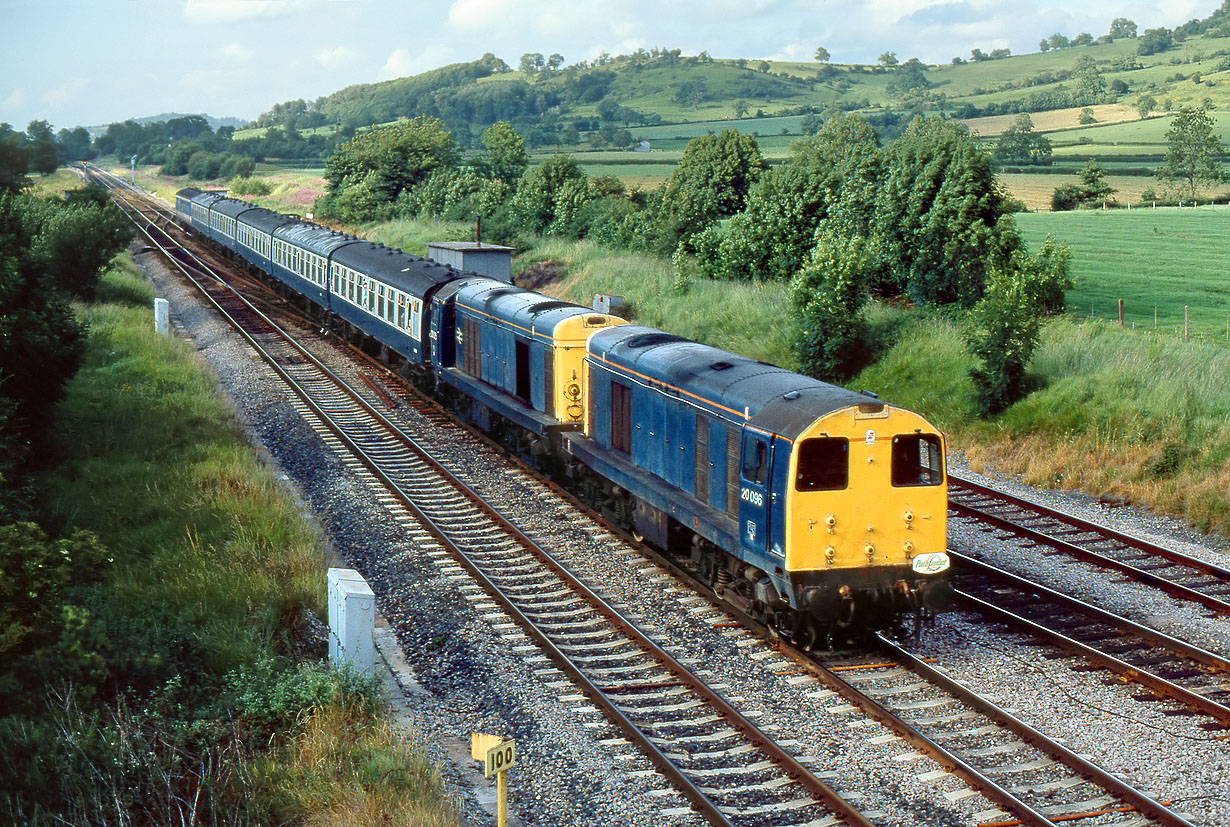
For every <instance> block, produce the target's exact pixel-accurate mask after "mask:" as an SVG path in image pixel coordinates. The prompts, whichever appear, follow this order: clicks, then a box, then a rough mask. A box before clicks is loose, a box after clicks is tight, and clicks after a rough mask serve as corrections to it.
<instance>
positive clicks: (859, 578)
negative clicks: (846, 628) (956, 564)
mask: <svg viewBox="0 0 1230 827" xmlns="http://www.w3.org/2000/svg"><path fill="white" fill-rule="evenodd" d="M944 456H945V455H944V438H943V436H942V435H941V434H940V433H939V432H938V431H937V430H936V429H935V428H934V427H933V426H932V425H931V424H930V423H928V422H927V421H926V420H925V419H923V418H922V417H920V416H919V415H918V414H915V413H913V412H911V411H908V410H905V409H902V408H896V407H893V406H891V405H885V404H882V403H880V402H878V401H875V402H873V401H870V400H869V401H868V403H866V404H860V405H857V406H851V407H847V408H843V409H841V410H838V411H835V412H833V413H831V414H828V415H827V416H824V417H822V418H821V419H819V420H817V421H816V422H815V423H814V424H813V425H812V426H811V427H810V428H809V429H808V430H807V431H805V432H804V433H802V434H801V435H800V436H799V437H798V438H797V439H796V441H795V444H794V448H793V451H792V454H791V460H790V465H791V469H790V470H791V473H790V479H791V484H790V490H789V492H788V495H787V502H786V509H785V517H786V559H785V568H786V570H787V571H788V572H789V574H790V577H791V579H792V580H793V581H794V582H795V583H796V584H798V587H799V588H800V594H799V597H800V598H801V602H802V603H804V604H805V605H806V607H807V609H808V610H809V611H810V612H811V613H812V614H813V615H815V616H817V617H819V618H821V619H824V620H829V621H837V622H838V623H840V624H845V623H856V622H857V623H858V624H859V625H862V624H864V623H870V624H871V625H877V626H878V625H882V624H883V622H885V621H888V620H891V619H893V618H896V617H899V616H900V615H902V614H905V613H908V612H911V611H913V612H914V613H915V614H919V613H921V610H922V609H923V608H924V607H925V608H927V609H931V610H941V609H943V608H946V607H947V604H948V602H949V600H950V598H951V589H950V587H949V585H948V582H947V573H948V568H949V559H948V554H947V551H946V548H947V546H946V542H947V522H948V487H947V485H946V476H945V468H944Z"/></svg>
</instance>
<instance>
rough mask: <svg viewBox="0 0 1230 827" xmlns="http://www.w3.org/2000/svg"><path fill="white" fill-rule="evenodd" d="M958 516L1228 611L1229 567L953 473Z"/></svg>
mask: <svg viewBox="0 0 1230 827" xmlns="http://www.w3.org/2000/svg"><path fill="white" fill-rule="evenodd" d="M948 482H949V493H948V508H949V512H950V514H951V515H952V516H953V517H955V518H957V519H963V520H967V521H972V522H974V523H976V524H981V525H986V526H990V527H993V528H995V529H996V530H998V531H1001V532H1003V533H1004V535H1006V536H1011V537H1016V538H1019V539H1021V540H1024V541H1026V542H1029V543H1034V544H1038V545H1041V546H1045V547H1047V548H1050V549H1052V550H1053V551H1054V552H1055V553H1060V554H1066V555H1069V556H1071V557H1073V558H1075V559H1078V560H1082V561H1085V562H1087V563H1093V564H1094V565H1097V566H1099V567H1103V568H1107V569H1111V570H1114V571H1116V572H1119V573H1120V574H1123V575H1125V576H1127V577H1129V578H1131V579H1133V580H1136V581H1138V582H1140V583H1143V584H1145V585H1147V586H1150V587H1153V588H1156V589H1161V590H1163V591H1165V592H1167V593H1168V594H1170V595H1172V596H1174V597H1176V598H1179V599H1181V600H1187V601H1191V602H1194V603H1197V604H1199V605H1201V606H1202V607H1204V608H1206V609H1208V610H1209V611H1211V612H1214V613H1216V614H1219V615H1230V570H1227V569H1226V568H1223V567H1222V566H1218V565H1215V564H1213V563H1209V562H1206V561H1204V560H1200V559H1198V558H1196V557H1192V556H1190V555H1186V554H1182V553H1180V552H1178V551H1174V550H1173V549H1168V548H1164V547H1162V546H1158V545H1155V544H1153V543H1149V542H1146V541H1144V540H1141V539H1138V538H1136V537H1131V536H1129V535H1127V534H1123V533H1122V532H1118V531H1115V530H1114V529H1111V528H1108V527H1107V526H1103V525H1099V524H1097V523H1094V522H1090V521H1088V520H1082V519H1080V518H1078V517H1074V516H1072V515H1070V514H1065V513H1063V512H1061V511H1056V510H1054V509H1050V508H1047V507H1046V506H1043V505H1039V504H1037V503H1033V502H1030V501H1028V500H1024V499H1022V498H1020V497H1014V496H1012V495H1011V494H1006V493H1004V492H1001V491H996V490H995V489H992V488H988V487H987V486H984V485H980V484H978V483H976V482H973V481H972V480H968V479H963V478H961V477H959V476H955V475H953V474H951V473H950V474H949V477H948Z"/></svg>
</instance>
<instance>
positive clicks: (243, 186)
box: [230, 176, 273, 195]
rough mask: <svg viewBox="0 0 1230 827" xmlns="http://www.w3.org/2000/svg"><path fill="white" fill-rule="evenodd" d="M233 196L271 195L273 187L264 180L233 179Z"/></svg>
mask: <svg viewBox="0 0 1230 827" xmlns="http://www.w3.org/2000/svg"><path fill="white" fill-rule="evenodd" d="M230 190H231V195H269V193H271V192H273V185H272V184H270V183H269V182H268V181H266V180H265V179H264V178H246V177H244V176H237V177H235V178H232V179H231V183H230Z"/></svg>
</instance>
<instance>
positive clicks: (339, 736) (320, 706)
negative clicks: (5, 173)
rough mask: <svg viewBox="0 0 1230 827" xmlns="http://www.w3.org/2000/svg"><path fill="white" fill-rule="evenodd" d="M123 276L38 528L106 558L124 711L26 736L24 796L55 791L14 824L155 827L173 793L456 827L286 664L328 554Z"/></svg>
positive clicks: (344, 713) (117, 271) (91, 713)
mask: <svg viewBox="0 0 1230 827" xmlns="http://www.w3.org/2000/svg"><path fill="white" fill-rule="evenodd" d="M117 261H118V263H117V264H116V265H115V266H114V267H113V269H112V270H111V271H110V272H109V273H107V274H106V275H105V276H104V278H103V281H102V283H101V285H100V288H99V291H98V295H99V298H98V301H97V302H96V303H94V304H89V305H82V304H78V305H76V306H75V308H74V310H75V312H76V313H77V315H78V316H79V318H80V320H81V321H82V322H83V323H84V324H86V325H88V331H89V333H88V349H87V353H86V357H85V361H84V364H83V366H82V368H81V370H80V372H79V373H78V374H77V376H76V377H75V378H74V379H73V380H72V382H71V383H70V385H69V387H68V391H67V396H66V398H65V400H64V401H63V403H62V404H61V405H60V407H59V410H58V412H57V422H56V430H57V434H58V442H59V444H61V445H63V446H64V451H63V461H62V464H61V465H60V466H58V467H56V468H55V469H53V471H51V472H49V473H48V474H47V475H46V476H45V478H44V479H43V480H42V481H41V486H42V490H43V491H44V492H45V494H44V497H43V507H44V510H45V517H44V520H45V522H46V524H47V525H48V526H49V528H51V529H53V530H55V531H69V530H73V529H87V530H90V531H92V532H94V533H96V534H97V535H98V537H99V538H100V539H101V541H102V542H103V543H104V544H105V545H106V547H107V548H108V549H109V550H110V553H111V556H112V557H113V558H114V563H113V565H112V566H111V570H110V573H109V577H108V579H107V580H106V581H105V582H104V583H102V584H100V585H99V586H97V587H95V588H94V591H93V593H92V594H91V596H90V597H89V599H88V602H87V603H86V605H88V607H89V616H90V617H91V618H92V619H93V620H94V621H95V622H96V623H97V624H98V628H99V629H101V630H105V631H104V632H103V634H104V635H105V638H106V641H105V644H106V645H99V644H98V642H97V641H94V640H91V641H90V646H92V647H94V646H97V650H98V651H99V653H100V654H102V655H103V656H105V657H106V658H107V660H108V667H109V677H108V681H107V683H108V687H107V690H108V691H111V690H115V691H119V692H122V693H128V696H129V700H128V701H127V702H126V703H124V704H120V703H118V702H117V703H115V704H111V703H108V700H107V698H106V696H102V697H98V698H96V699H95V700H96V702H95V703H92V704H89V705H88V708H86V709H82V708H81V707H80V706H78V705H75V704H73V703H68V704H67V705H66V704H65V703H63V702H60V703H59V704H58V705H57V707H56V708H55V709H54V710H53V713H54V715H55V716H56V718H55V722H54V726H53V725H50V724H45V723H41V722H40V721H38V720H26V719H22V720H20V721H19V722H18V723H19V724H20V725H21V726H23V727H27V729H23V730H22V732H23V733H29V732H35V733H37V732H43V731H45V732H46V733H47V737H46V738H45V739H44V740H41V741H38V742H37V743H36V744H33V745H32V746H31V747H30V749H31V754H30V756H28V757H30V763H31V769H30V772H31V775H30V776H29V778H35V777H37V775H38V774H40V773H41V774H43V775H45V776H47V777H48V780H47V782H46V783H45V784H44V785H43V786H41V787H39V788H37V789H36V790H35V791H34V792H33V794H30V791H27V794H26V795H25V797H24V799H22V805H23V806H26V807H31V806H36V805H35V804H34V803H32V802H38V801H39V796H40V795H41V796H45V797H47V798H48V799H49V800H47V801H45V802H42V806H43V808H44V809H43V810H42V814H43V815H44V816H48V814H49V813H53V814H60V813H62V814H69V813H75V815H76V816H78V817H79V819H80V820H83V821H86V820H88V821H90V822H91V823H94V822H98V823H102V822H104V821H111V820H115V818H116V817H117V815H116V809H117V808H119V809H120V810H121V811H122V810H124V809H125V808H126V807H128V806H133V807H135V808H138V809H139V810H140V814H141V815H142V816H143V817H145V818H147V819H149V820H151V821H152V822H159V823H161V822H169V821H173V820H175V819H176V818H178V816H179V815H182V812H181V811H179V810H178V809H177V808H176V807H175V806H174V804H172V802H171V796H170V793H181V792H184V791H187V795H188V797H189V798H190V799H191V797H192V790H193V789H194V788H196V787H200V788H201V790H202V795H203V799H204V800H202V801H200V802H198V803H199V810H198V811H197V817H198V818H203V819H204V820H206V821H210V822H211V823H212V822H214V821H226V822H227V823H230V822H231V821H232V819H233V820H234V821H235V823H329V824H354V825H359V824H366V823H416V824H424V825H431V827H435V825H445V824H454V823H456V819H455V817H454V812H455V811H454V809H453V806H452V805H451V804H450V803H449V802H448V801H447V800H445V799H444V798H443V794H442V792H441V790H440V782H439V774H438V771H437V770H436V768H435V767H434V766H433V765H432V764H431V763H430V762H429V761H427V760H425V759H424V758H423V757H422V756H420V755H417V754H415V753H413V752H412V751H411V750H409V749H407V748H406V747H405V746H404V745H403V744H401V743H400V742H399V739H398V737H397V736H396V735H395V734H394V733H392V732H391V730H390V728H389V726H388V722H387V719H385V718H384V717H383V716H382V715H381V714H378V713H377V714H373V713H374V712H376V709H375V708H374V707H373V706H372V705H371V703H370V700H365V697H366V696H364V695H362V694H357V693H355V692H353V691H347V692H345V693H344V694H343V693H342V692H340V691H338V690H335V689H334V688H333V687H336V686H337V685H338V681H339V680H340V679H339V678H337V676H336V675H335V674H334V673H330V672H326V671H324V670H323V668H322V667H320V666H318V665H313V664H314V662H313V659H312V658H310V657H309V658H307V660H305V661H303V663H302V665H301V666H300V667H298V668H294V667H288V666H287V665H286V663H287V661H289V660H291V659H292V658H294V657H296V656H298V657H302V653H299V652H298V646H299V644H297V643H296V642H295V641H296V630H297V629H298V627H299V624H300V623H301V620H302V611H303V610H304V609H310V610H312V611H314V612H315V613H316V615H317V616H318V617H325V568H326V555H325V549H324V547H323V542H322V538H321V537H320V535H319V532H318V530H317V529H315V528H314V527H313V526H311V525H310V524H308V523H307V522H306V521H305V520H304V519H303V517H302V515H301V506H300V505H299V504H298V503H297V502H296V501H295V500H294V499H293V498H292V497H291V496H289V495H288V493H287V492H286V491H285V490H284V489H283V488H282V486H281V485H280V484H279V483H278V482H277V481H276V480H275V479H274V475H273V471H272V469H271V468H269V467H268V466H266V465H264V464H262V463H261V462H259V461H258V460H257V459H256V457H255V456H254V454H253V452H252V448H251V446H250V444H249V443H248V440H247V438H246V436H245V433H244V431H243V430H242V428H241V426H240V424H239V423H238V422H237V421H236V419H235V417H234V413H233V411H232V409H231V407H230V405H229V403H228V402H227V401H226V400H224V399H223V398H222V397H221V396H220V395H219V393H218V391H217V387H216V379H215V377H214V376H213V374H212V373H211V372H210V371H209V370H208V369H207V368H205V367H204V366H203V365H202V364H201V362H200V360H199V357H198V355H197V352H196V348H195V347H194V346H193V345H192V344H191V343H190V342H186V341H182V340H179V339H176V338H169V337H163V336H158V335H156V334H155V333H154V332H153V324H152V301H153V294H152V291H151V289H150V286H149V285H148V283H147V282H146V281H145V280H144V279H143V277H142V276H141V274H140V273H139V272H138V270H137V268H136V266H135V264H134V263H133V262H132V261H131V259H129V258H127V256H124V257H121V258H120V259H118V260H117ZM275 664H276V665H275ZM111 681H114V682H116V684H117V686H115V687H111V686H110V683H111ZM305 682H306V683H305ZM275 685H276V686H277V687H278V688H279V689H278V691H277V692H271V691H266V690H270V689H272V688H273V687H274V686H275ZM313 687H314V688H313ZM73 689H74V691H75V692H76V693H77V695H78V697H82V698H87V697H89V696H88V695H82V694H81V693H82V692H84V691H86V690H87V688H86V687H74V688H73ZM318 690H319V691H320V692H321V693H323V694H316V692H317V691H318ZM365 691H366V692H368V693H370V692H371V691H372V690H370V689H368V690H365ZM331 692H332V693H333V694H332V695H331V694H330V693H331ZM71 694H72V693H70V695H71ZM277 699H281V700H277ZM300 703H302V704H304V706H302V707H300V706H298V705H297V704H300ZM279 704H282V706H279ZM39 726H45V727H47V729H45V730H39V729H28V728H29V727H39ZM60 727H63V728H64V730H63V733H61V731H60ZM104 727H107V729H106V730H104V729H103V728H104ZM5 733H6V737H8V738H10V739H11V740H9V741H6V748H8V747H13V746H14V745H17V742H18V740H19V739H18V738H17V734H16V732H15V730H13V729H12V728H11V727H10V728H8V729H6V730H5ZM104 736H105V738H106V740H107V743H106V745H104V744H102V743H101V739H102V738H103V737H104ZM27 737H32V736H27ZM69 741H72V743H69ZM202 742H203V743H202ZM57 745H59V746H57ZM35 759H37V762H36V761H35ZM237 762H242V764H243V766H242V767H240V766H239V763H237ZM35 763H37V764H38V766H37V767H35V766H34V764H35ZM393 767H396V768H397V772H396V774H395V775H394V776H393V777H390V773H389V772H383V773H382V771H383V770H385V769H386V768H393ZM377 768H379V769H377ZM24 780H26V779H24V778H23V781H24ZM108 785H111V786H110V787H109V786H108ZM206 785H208V786H206ZM112 787H113V788H114V792H115V793H116V795H115V797H114V799H113V798H112V796H111V794H110V792H111V789H112ZM159 790H165V791H167V792H168V795H167V796H165V801H164V799H163V798H160V797H159V792H158V791H159ZM8 792H10V791H7V790H6V791H5V793H8ZM100 792H102V796H101V797H100V795H99V793H100ZM215 796H217V798H216V799H215ZM0 800H3V801H11V800H12V799H9V798H7V796H6V795H3V796H0ZM129 801H136V802H138V803H137V804H133V805H129V803H128V802H129ZM151 807H152V808H153V809H148V808H151ZM162 807H165V808H166V809H165V811H163V810H162V809H160V808H162ZM58 808H63V810H61V809H58ZM218 808H221V809H218ZM223 810H224V811H225V812H222V811H223ZM172 811H174V812H175V815H174V816H173V815H172ZM103 813H106V815H103ZM127 815H134V813H132V812H129V813H127ZM55 820H56V823H60V819H55ZM70 820H73V821H76V820H78V818H70ZM46 823H51V822H50V821H47V822H46Z"/></svg>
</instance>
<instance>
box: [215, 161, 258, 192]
mask: <svg viewBox="0 0 1230 827" xmlns="http://www.w3.org/2000/svg"><path fill="white" fill-rule="evenodd" d="M223 157H224V158H225V160H224V161H223V162H222V168H221V169H220V170H219V175H221V176H222V177H223V178H249V177H251V175H252V173H253V171H255V169H256V162H255V161H253V160H252V159H251V158H248V157H246V156H243V155H225V156H223ZM261 194H262V195H268V193H261Z"/></svg>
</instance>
